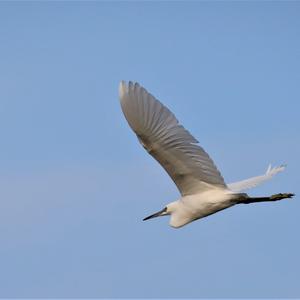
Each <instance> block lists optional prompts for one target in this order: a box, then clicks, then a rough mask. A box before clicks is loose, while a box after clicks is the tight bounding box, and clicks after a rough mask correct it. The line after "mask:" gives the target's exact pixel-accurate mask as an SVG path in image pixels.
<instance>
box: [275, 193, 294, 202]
mask: <svg viewBox="0 0 300 300" xmlns="http://www.w3.org/2000/svg"><path fill="white" fill-rule="evenodd" d="M293 196H295V194H292V193H284V194H282V193H280V194H275V195H272V196H271V197H270V200H274V201H276V200H281V199H285V198H293Z"/></svg>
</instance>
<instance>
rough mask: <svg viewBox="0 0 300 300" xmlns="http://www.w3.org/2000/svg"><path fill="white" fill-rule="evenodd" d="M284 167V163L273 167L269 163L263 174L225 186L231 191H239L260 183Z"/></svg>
mask: <svg viewBox="0 0 300 300" xmlns="http://www.w3.org/2000/svg"><path fill="white" fill-rule="evenodd" d="M284 169H285V166H284V165H281V166H279V167H274V168H272V166H271V165H269V167H268V169H267V171H266V173H265V174H263V175H260V176H256V177H251V178H248V179H245V180H242V181H238V182H234V183H230V184H227V187H228V188H229V189H230V190H231V191H233V192H241V191H243V190H247V189H250V188H253V187H255V186H257V185H260V184H261V183H263V182H265V181H267V180H269V179H271V178H272V177H273V176H274V175H275V174H277V173H279V172H282V171H283V170H284Z"/></svg>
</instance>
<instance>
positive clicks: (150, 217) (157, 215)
mask: <svg viewBox="0 0 300 300" xmlns="http://www.w3.org/2000/svg"><path fill="white" fill-rule="evenodd" d="M166 211H167V208H166V207H165V208H164V209H162V210H160V211H159V212H157V213H155V214H153V215H151V216H148V217H146V218H144V219H143V221H146V220H149V219H152V218H155V217H160V216H161V215H162V214H163V213H164V212H166Z"/></svg>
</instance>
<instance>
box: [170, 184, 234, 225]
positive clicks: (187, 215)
mask: <svg viewBox="0 0 300 300" xmlns="http://www.w3.org/2000/svg"><path fill="white" fill-rule="evenodd" d="M236 200H237V197H236V194H233V193H232V192H230V191H228V190H225V189H211V190H208V191H205V192H203V193H198V194H194V195H188V196H184V197H182V198H180V199H179V200H177V201H175V202H172V203H171V204H169V205H170V206H171V207H170V208H169V210H174V212H173V213H172V214H171V219H170V225H171V226H172V227H175V228H178V227H181V226H183V225H185V224H188V223H190V222H192V221H195V220H198V219H201V218H204V217H207V216H209V215H212V214H214V213H216V212H218V211H220V210H223V209H225V208H228V207H230V206H233V205H234V204H236Z"/></svg>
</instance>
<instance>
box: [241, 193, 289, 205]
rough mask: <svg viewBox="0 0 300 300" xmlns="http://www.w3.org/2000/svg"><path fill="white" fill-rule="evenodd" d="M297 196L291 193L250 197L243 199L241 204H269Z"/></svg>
mask: <svg viewBox="0 0 300 300" xmlns="http://www.w3.org/2000/svg"><path fill="white" fill-rule="evenodd" d="M294 195H295V194H291V193H284V194H282V193H280V194H274V195H272V196H269V197H248V198H245V199H242V200H241V201H240V202H239V203H243V204H250V203H256V202H268V201H278V200H282V199H286V198H292V197H293V196H294Z"/></svg>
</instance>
